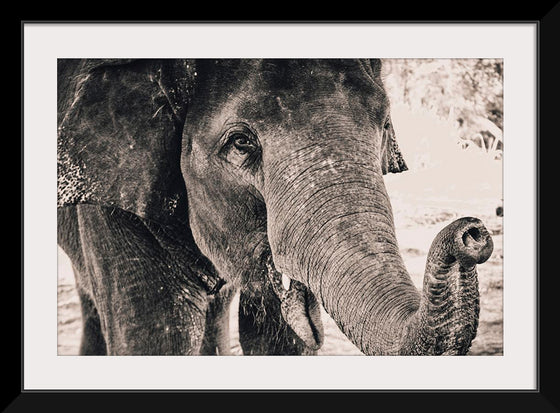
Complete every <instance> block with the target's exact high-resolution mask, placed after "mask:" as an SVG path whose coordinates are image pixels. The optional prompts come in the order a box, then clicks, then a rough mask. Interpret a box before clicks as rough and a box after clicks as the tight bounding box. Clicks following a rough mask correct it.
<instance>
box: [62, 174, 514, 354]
mask: <svg viewBox="0 0 560 413" xmlns="http://www.w3.org/2000/svg"><path fill="white" fill-rule="evenodd" d="M434 173H435V174H438V172H437V171H431V172H430V171H428V172H426V173H425V174H424V175H423V174H422V173H420V174H418V173H417V174H409V175H405V174H402V176H400V177H397V176H395V177H391V176H389V177H387V179H386V184H387V190H388V192H389V194H390V196H391V203H392V207H393V213H394V219H395V228H396V232H397V239H398V242H399V247H400V250H401V252H402V255H403V258H404V261H405V264H406V266H407V268H408V270H409V272H410V275H411V277H412V280H413V281H414V283H415V284H416V285H417V286H418V287H419V288H420V286H421V283H422V277H423V274H424V265H425V260H426V255H427V253H428V249H429V247H430V244H431V242H432V240H433V238H434V236H435V235H436V234H437V232H438V231H439V230H440V229H441V228H443V227H444V226H445V225H447V224H448V223H450V222H452V221H453V220H455V219H457V218H460V217H462V216H476V217H478V218H480V219H481V220H482V221H483V222H484V223H485V225H486V227H487V228H488V229H489V231H490V233H491V234H492V238H493V241H494V252H493V253H492V256H491V257H490V259H489V260H488V261H487V262H486V263H484V264H483V265H480V266H479V267H478V272H479V282H480V300H481V303H480V305H481V310H480V324H479V328H478V334H477V336H476V338H475V340H474V341H473V344H472V347H471V350H470V352H469V355H502V354H503V315H502V304H503V297H502V288H503V277H502V268H503V250H502V237H503V231H502V218H501V217H498V216H496V213H495V209H496V207H497V206H498V205H499V203H500V199H499V196H498V197H497V196H496V193H495V191H488V190H487V189H488V188H485V187H484V185H480V184H473V185H472V186H471V187H469V186H468V185H466V186H463V187H460V188H455V187H453V184H451V183H446V181H445V179H442V176H441V175H438V176H439V180H438V182H439V184H440V185H442V186H443V188H442V187H439V188H436V187H434V185H430V186H426V185H419V184H418V183H419V182H432V183H434V182H436V180H435V179H433V177H431V178H430V176H429V174H434ZM439 173H440V174H441V171H440V172H439ZM446 178H447V179H449V180H450V182H451V181H452V180H453V177H452V176H451V177H450V176H447V175H446ZM411 188H412V189H411ZM442 193H445V194H446V195H445V196H441V194H442ZM235 304H236V301H234V303H233V305H235ZM233 313H235V312H233ZM236 321H237V320H236V317H235V316H233V317H232V319H231V326H232V331H233V332H234V335H233V337H232V348H233V352H234V354H241V350H240V348H239V345H238V344H237V342H236V337H235V330H236V327H235V326H236ZM323 321H324V327H325V343H324V345H323V347H322V348H321V349H320V350H319V355H360V354H361V352H360V351H359V350H358V349H357V348H356V347H355V346H354V345H353V344H352V343H351V342H350V341H349V340H348V339H347V338H346V337H345V336H344V335H343V334H342V333H341V332H340V330H339V329H338V327H337V326H336V324H335V323H334V322H333V320H332V319H331V318H330V317H329V316H328V314H327V313H326V312H324V311H323ZM80 334H81V319H80V309H79V301H78V297H77V294H76V290H75V288H74V278H73V274H72V269H71V266H70V263H69V261H68V258H67V257H66V256H65V255H64V253H63V252H62V251H61V250H60V249H59V272H58V354H59V355H75V354H78V348H79V343H80Z"/></svg>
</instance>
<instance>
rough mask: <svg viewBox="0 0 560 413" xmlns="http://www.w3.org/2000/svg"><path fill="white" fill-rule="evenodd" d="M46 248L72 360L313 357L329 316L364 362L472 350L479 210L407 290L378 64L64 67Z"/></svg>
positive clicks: (484, 253) (434, 249) (480, 253)
mask: <svg viewBox="0 0 560 413" xmlns="http://www.w3.org/2000/svg"><path fill="white" fill-rule="evenodd" d="M57 148H58V244H59V245H60V246H61V247H62V248H63V249H64V251H65V252H66V253H67V255H68V256H69V257H70V259H71V261H72V266H73V269H74V273H75V277H76V285H77V289H78V292H79V297H80V302H81V308H82V320H83V326H84V327H83V332H82V340H81V346H80V353H81V354H84V355H94V354H98V355H101V354H108V355H150V354H158V355H210V354H218V355H227V354H230V346H229V340H230V337H229V336H230V334H229V330H228V329H229V325H228V320H229V311H230V308H231V300H232V297H233V296H234V295H235V294H236V293H237V292H239V294H240V299H239V302H240V304H239V309H238V315H239V341H240V344H241V348H242V350H243V354H245V355H280V354H282V355H312V354H316V352H317V350H318V349H319V348H320V347H321V345H322V343H323V341H324V331H323V325H322V321H321V308H324V310H325V311H326V312H327V313H328V314H329V315H330V316H331V317H332V319H333V320H334V321H335V322H336V324H337V325H338V327H339V328H340V330H341V331H342V332H343V333H344V334H345V335H346V336H347V337H348V338H349V339H350V340H351V341H352V342H353V343H354V344H355V345H356V346H357V347H358V348H359V349H360V350H361V351H362V352H363V353H364V354H365V355H464V354H467V352H468V350H469V348H470V345H471V342H472V340H473V339H474V337H475V336H476V330H477V326H478V316H479V291H478V276H477V270H476V268H477V264H481V263H483V262H485V261H486V260H487V259H488V258H489V257H490V255H491V253H492V250H493V244H492V238H491V236H490V234H489V232H488V230H487V229H486V228H485V226H484V224H483V223H482V222H481V221H480V220H479V219H477V218H474V217H464V218H460V219H457V220H456V221H454V222H452V223H451V224H449V225H448V226H447V227H445V228H444V229H443V230H441V232H440V233H439V234H438V235H437V236H436V237H435V239H434V241H433V243H432V246H431V247H430V251H429V254H428V258H427V262H426V271H425V276H424V283H423V287H422V289H421V290H420V291H419V290H418V289H417V288H416V287H415V286H414V284H413V283H412V280H411V278H410V275H409V274H408V272H407V270H406V268H405V266H404V263H403V260H402V257H401V255H400V252H399V248H398V243H397V239H396V235H395V226H394V219H393V215H392V209H391V203H390V199H389V196H388V194H387V190H386V188H385V184H384V178H383V176H384V175H385V174H387V173H399V172H404V171H406V170H407V166H406V162H405V160H404V159H403V156H402V154H401V151H400V149H399V146H398V144H397V140H396V136H395V130H394V128H393V125H392V121H391V117H390V102H389V98H388V96H387V93H386V91H385V87H384V85H383V76H382V61H381V60H380V59H278V58H276V59H210V58H204V59H59V61H58V140H57Z"/></svg>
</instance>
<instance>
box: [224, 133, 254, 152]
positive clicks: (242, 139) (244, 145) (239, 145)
mask: <svg viewBox="0 0 560 413" xmlns="http://www.w3.org/2000/svg"><path fill="white" fill-rule="evenodd" d="M230 140H231V143H232V145H233V146H234V147H235V149H237V150H238V151H239V152H241V153H247V152H250V151H252V150H254V149H255V148H256V145H255V143H254V142H253V141H252V140H251V139H250V138H249V136H247V135H246V134H244V133H234V134H233V135H232V136H231V137H230Z"/></svg>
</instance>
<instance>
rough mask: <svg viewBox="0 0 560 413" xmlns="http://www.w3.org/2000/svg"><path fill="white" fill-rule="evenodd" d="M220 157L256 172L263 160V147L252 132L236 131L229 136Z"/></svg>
mask: <svg viewBox="0 0 560 413" xmlns="http://www.w3.org/2000/svg"><path fill="white" fill-rule="evenodd" d="M244 129H248V128H244ZM220 155H221V156H222V158H224V159H225V160H226V161H227V162H229V163H231V164H233V165H235V166H238V167H240V168H247V169H250V170H255V169H256V168H257V167H258V165H259V162H260V159H261V147H260V144H259V142H258V140H257V137H256V136H255V135H254V134H253V133H252V132H251V131H250V130H243V131H234V132H230V133H229V134H228V137H227V141H226V143H225V145H224V146H223V147H222V150H221V151H220Z"/></svg>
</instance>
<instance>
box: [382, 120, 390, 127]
mask: <svg viewBox="0 0 560 413" xmlns="http://www.w3.org/2000/svg"><path fill="white" fill-rule="evenodd" d="M390 127H391V121H390V120H389V119H387V120H386V121H385V124H384V125H383V129H385V130H389V128H390Z"/></svg>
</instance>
